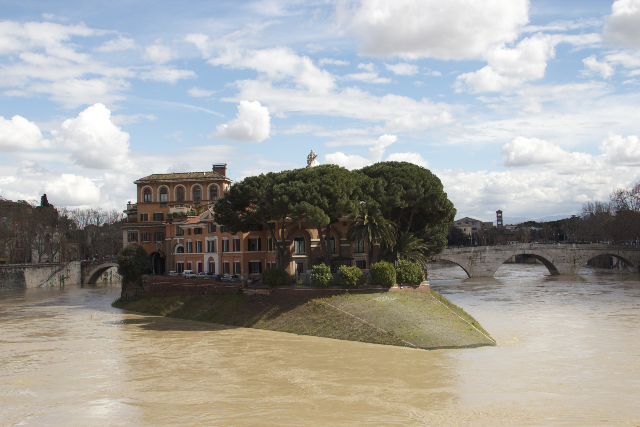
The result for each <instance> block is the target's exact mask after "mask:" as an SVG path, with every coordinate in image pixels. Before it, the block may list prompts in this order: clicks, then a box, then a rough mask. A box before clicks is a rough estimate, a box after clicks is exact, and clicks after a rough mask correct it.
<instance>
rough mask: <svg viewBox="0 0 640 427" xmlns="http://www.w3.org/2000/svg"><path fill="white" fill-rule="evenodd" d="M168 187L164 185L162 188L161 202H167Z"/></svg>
mask: <svg viewBox="0 0 640 427" xmlns="http://www.w3.org/2000/svg"><path fill="white" fill-rule="evenodd" d="M167 199H168V197H167V187H162V188H161V189H160V201H161V202H167Z"/></svg>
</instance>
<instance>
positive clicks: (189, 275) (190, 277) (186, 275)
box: [182, 270, 197, 279]
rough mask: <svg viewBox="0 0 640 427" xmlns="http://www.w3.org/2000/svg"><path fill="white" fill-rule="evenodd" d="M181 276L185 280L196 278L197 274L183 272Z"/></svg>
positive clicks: (187, 271)
mask: <svg viewBox="0 0 640 427" xmlns="http://www.w3.org/2000/svg"><path fill="white" fill-rule="evenodd" d="M182 275H183V276H184V277H185V279H193V278H195V277H196V276H197V274H196V273H195V272H194V271H193V270H185V271H184V272H183V273H182Z"/></svg>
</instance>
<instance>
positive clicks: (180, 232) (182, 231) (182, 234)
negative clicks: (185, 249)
mask: <svg viewBox="0 0 640 427" xmlns="http://www.w3.org/2000/svg"><path fill="white" fill-rule="evenodd" d="M176 236H184V230H183V229H182V228H180V226H179V225H176Z"/></svg>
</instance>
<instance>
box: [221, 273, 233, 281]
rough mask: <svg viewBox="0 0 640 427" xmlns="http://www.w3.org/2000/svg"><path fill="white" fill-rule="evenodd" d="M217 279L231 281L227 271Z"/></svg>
mask: <svg viewBox="0 0 640 427" xmlns="http://www.w3.org/2000/svg"><path fill="white" fill-rule="evenodd" d="M218 280H220V281H222V282H229V281H231V275H229V273H225V274H223V275H222V277H220V279H218Z"/></svg>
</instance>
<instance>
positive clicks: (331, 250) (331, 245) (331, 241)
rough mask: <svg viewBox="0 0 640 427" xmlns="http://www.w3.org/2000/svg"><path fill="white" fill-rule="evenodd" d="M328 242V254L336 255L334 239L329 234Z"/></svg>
mask: <svg viewBox="0 0 640 427" xmlns="http://www.w3.org/2000/svg"><path fill="white" fill-rule="evenodd" d="M327 240H328V242H327V243H328V245H329V253H330V254H334V255H335V253H336V238H335V237H334V236H333V234H329V238H328V239H327Z"/></svg>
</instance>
